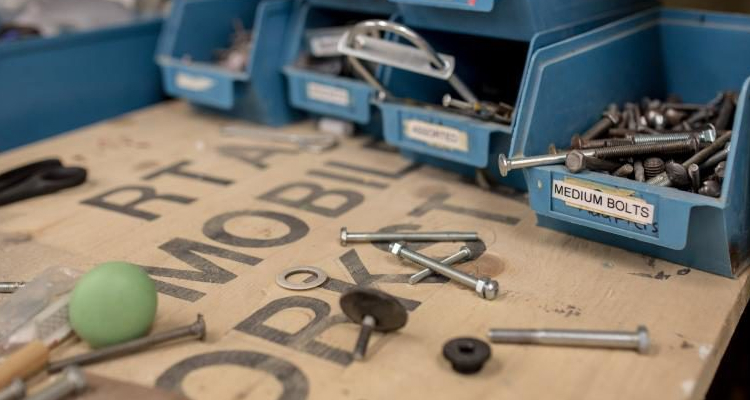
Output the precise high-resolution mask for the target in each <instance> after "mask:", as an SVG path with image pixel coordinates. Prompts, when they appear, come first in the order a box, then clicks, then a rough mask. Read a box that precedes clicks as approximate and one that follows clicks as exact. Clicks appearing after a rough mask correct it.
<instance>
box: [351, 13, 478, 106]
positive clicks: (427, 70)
mask: <svg viewBox="0 0 750 400" xmlns="http://www.w3.org/2000/svg"><path fill="white" fill-rule="evenodd" d="M380 32H389V33H392V34H394V35H397V36H400V37H402V38H404V39H406V40H407V41H408V42H409V43H411V44H412V45H413V46H409V45H404V44H399V43H396V42H392V41H388V40H384V39H380V38H378V37H372V36H368V34H370V35H371V34H378V33H380ZM338 50H339V52H340V53H342V54H345V55H346V56H347V58H348V59H349V62H350V63H351V64H352V67H353V68H354V70H355V71H356V72H357V73H358V74H359V75H360V76H361V77H362V78H363V79H364V80H365V81H367V83H369V84H370V85H372V86H374V87H375V88H377V89H378V91H379V97H380V98H381V99H383V98H385V97H387V96H388V97H390V96H391V94H390V93H389V92H388V90H387V89H386V88H385V87H384V86H383V85H382V84H381V83H380V81H378V80H377V78H375V77H374V76H373V75H372V73H371V72H370V71H369V70H368V69H367V68H365V67H364V65H362V63H361V62H360V61H359V59H363V60H367V61H371V62H374V63H378V64H383V65H388V66H391V67H395V68H400V69H404V70H407V71H411V72H414V73H418V74H422V75H426V76H431V77H433V78H438V79H442V80H445V81H448V83H450V85H451V86H452V87H453V88H454V89H455V90H456V92H458V94H459V95H460V96H461V97H462V98H464V100H466V101H467V102H469V103H478V102H479V101H478V100H477V98H476V96H474V93H472V91H471V90H470V89H469V88H468V87H467V86H466V85H465V84H464V83H463V81H461V79H460V78H459V77H458V76H456V75H455V74H454V70H455V66H456V63H455V58H454V57H453V56H450V55H447V54H440V53H437V52H436V51H435V50H434V49H433V48H432V46H430V44H429V43H427V41H426V40H424V38H422V37H421V36H420V35H419V34H418V33H416V32H414V31H413V30H411V29H410V28H408V27H406V26H404V25H401V24H397V23H395V22H391V21H386V20H379V19H372V20H367V21H362V22H360V23H358V24H356V25H354V26H353V27H352V28H350V29H349V30H348V31H347V32H346V33H345V34H344V36H343V37H342V38H341V40H340V41H339V46H338Z"/></svg>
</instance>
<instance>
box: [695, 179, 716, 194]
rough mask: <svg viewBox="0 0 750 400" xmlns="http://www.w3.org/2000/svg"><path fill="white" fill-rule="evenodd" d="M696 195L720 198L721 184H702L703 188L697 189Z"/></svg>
mask: <svg viewBox="0 0 750 400" xmlns="http://www.w3.org/2000/svg"><path fill="white" fill-rule="evenodd" d="M698 193H700V194H702V195H704V196H710V197H719V196H721V184H720V183H719V182H716V181H714V180H708V181H705V182H703V186H701V188H700V189H698Z"/></svg>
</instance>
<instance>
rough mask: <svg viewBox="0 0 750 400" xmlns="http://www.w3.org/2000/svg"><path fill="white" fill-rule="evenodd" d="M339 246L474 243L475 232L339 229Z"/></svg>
mask: <svg viewBox="0 0 750 400" xmlns="http://www.w3.org/2000/svg"><path fill="white" fill-rule="evenodd" d="M340 239H341V245H342V246H346V245H347V244H348V243H369V242H400V241H405V242H476V241H477V240H479V234H477V233H476V232H405V233H403V232H401V233H400V232H394V233H388V232H357V233H355V232H348V231H347V230H346V227H343V228H341V234H340Z"/></svg>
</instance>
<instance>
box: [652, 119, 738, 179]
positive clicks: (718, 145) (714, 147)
mask: <svg viewBox="0 0 750 400" xmlns="http://www.w3.org/2000/svg"><path fill="white" fill-rule="evenodd" d="M731 139H732V133H731V131H730V132H727V131H723V132H722V135H721V136H719V137H718V138H717V139H716V140H715V141H714V142H713V143H711V145H710V146H708V147H706V148H705V149H703V150H701V151H699V152H697V153H695V154H694V155H693V156H692V157H690V158H688V159H687V160H685V162H683V163H682V166H683V167H685V168H688V167H690V164H699V165H700V164H701V163H702V162H704V161H706V160H707V159H708V158H709V157H711V156H712V155H714V154H716V152H718V151H720V150H721V149H722V148H723V147H724V145H726V144H727V143H728V142H729V141H730V140H731ZM646 183H649V184H651V185H656V186H663V187H668V186H672V182H671V181H670V180H669V176H667V173H666V172H662V173H661V174H659V175H657V176H655V177H653V178H651V179H649V180H647V181H646Z"/></svg>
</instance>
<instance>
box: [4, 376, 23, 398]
mask: <svg viewBox="0 0 750 400" xmlns="http://www.w3.org/2000/svg"><path fill="white" fill-rule="evenodd" d="M25 396H26V384H25V383H23V380H21V379H20V378H16V379H14V380H13V382H11V383H10V385H8V387H6V388H5V389H3V390H0V400H20V399H23V398H24V397H25Z"/></svg>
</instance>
